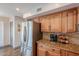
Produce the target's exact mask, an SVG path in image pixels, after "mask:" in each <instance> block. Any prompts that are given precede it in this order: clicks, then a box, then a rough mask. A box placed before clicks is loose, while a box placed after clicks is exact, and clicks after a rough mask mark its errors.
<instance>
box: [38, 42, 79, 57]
mask: <svg viewBox="0 0 79 59" xmlns="http://www.w3.org/2000/svg"><path fill="white" fill-rule="evenodd" d="M37 56H79V53H75V52H72V51H70V50H65V49H61V48H56V47H54V48H53V47H52V48H51V47H48V46H46V45H44V44H41V43H38V44H37Z"/></svg>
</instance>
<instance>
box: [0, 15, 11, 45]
mask: <svg viewBox="0 0 79 59" xmlns="http://www.w3.org/2000/svg"><path fill="white" fill-rule="evenodd" d="M0 22H3V27H4V28H3V40H4V42H3V43H4V44H3V45H4V46H6V45H10V31H9V30H10V20H9V18H8V17H2V16H0Z"/></svg>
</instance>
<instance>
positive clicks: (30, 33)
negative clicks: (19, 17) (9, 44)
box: [21, 21, 41, 56]
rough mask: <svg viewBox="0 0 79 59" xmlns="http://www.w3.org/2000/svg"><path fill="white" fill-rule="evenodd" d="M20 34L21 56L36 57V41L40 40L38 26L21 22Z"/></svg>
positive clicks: (33, 23)
mask: <svg viewBox="0 0 79 59" xmlns="http://www.w3.org/2000/svg"><path fill="white" fill-rule="evenodd" d="M21 33H22V34H21V36H22V37H21V55H23V56H36V53H37V44H36V41H37V40H39V39H41V32H40V24H39V23H36V22H34V21H26V22H23V23H22V30H21Z"/></svg>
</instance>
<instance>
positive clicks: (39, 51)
mask: <svg viewBox="0 0 79 59" xmlns="http://www.w3.org/2000/svg"><path fill="white" fill-rule="evenodd" d="M37 56H46V50H45V49H44V48H39V47H38V48H37Z"/></svg>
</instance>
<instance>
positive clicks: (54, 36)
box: [50, 33, 58, 42]
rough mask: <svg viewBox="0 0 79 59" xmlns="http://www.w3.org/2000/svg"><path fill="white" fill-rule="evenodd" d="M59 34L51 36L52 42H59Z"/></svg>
mask: <svg viewBox="0 0 79 59" xmlns="http://www.w3.org/2000/svg"><path fill="white" fill-rule="evenodd" d="M57 39H58V38H57V33H51V34H50V41H52V42H57Z"/></svg>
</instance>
